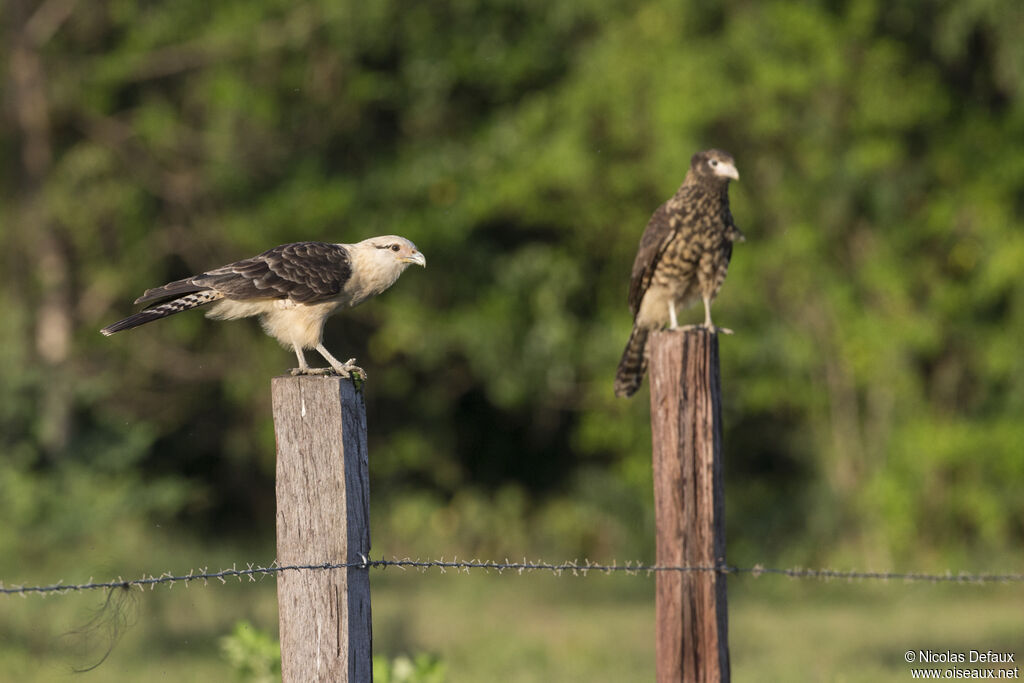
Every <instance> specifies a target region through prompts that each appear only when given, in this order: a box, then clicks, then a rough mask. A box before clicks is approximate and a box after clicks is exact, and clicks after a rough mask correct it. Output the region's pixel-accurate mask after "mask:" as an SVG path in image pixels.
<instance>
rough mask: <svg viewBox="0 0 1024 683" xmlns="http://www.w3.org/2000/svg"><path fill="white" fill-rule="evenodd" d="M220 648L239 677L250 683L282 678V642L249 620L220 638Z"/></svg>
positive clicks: (267, 681)
mask: <svg viewBox="0 0 1024 683" xmlns="http://www.w3.org/2000/svg"><path fill="white" fill-rule="evenodd" d="M220 649H221V652H222V653H223V655H224V657H225V658H226V659H227V660H228V663H230V664H231V669H232V670H233V671H234V672H235V676H236V679H237V680H239V681H246V682H247V683H272V681H279V680H281V644H280V643H278V642H277V641H276V640H274V639H273V638H271V637H270V635H268V634H267V633H264V632H263V631H260V630H259V629H257V628H255V627H254V626H253V625H252V624H251V623H249V622H248V621H239V622H236V623H235V627H234V628H233V629H232V631H231V633H230V634H229V635H226V636H223V637H221V639H220Z"/></svg>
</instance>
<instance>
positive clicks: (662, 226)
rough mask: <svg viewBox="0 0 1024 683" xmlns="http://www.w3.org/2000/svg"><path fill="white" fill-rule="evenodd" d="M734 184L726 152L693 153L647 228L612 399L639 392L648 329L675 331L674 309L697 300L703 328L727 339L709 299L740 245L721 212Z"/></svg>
mask: <svg viewBox="0 0 1024 683" xmlns="http://www.w3.org/2000/svg"><path fill="white" fill-rule="evenodd" d="M739 179H740V174H739V172H738V171H737V170H736V164H735V163H734V162H733V159H732V157H731V156H730V155H729V154H727V153H726V152H723V151H722V150H719V149H709V150H705V151H703V152H697V153H696V154H694V155H693V157H692V158H691V159H690V170H689V171H687V173H686V178H685V179H684V180H683V184H682V185H681V186H680V187H679V189H678V190H677V191H676V193H675V195H674V196H673V197H672V198H671V199H669V200H668V201H667V202H665V203H664V204H662V205H661V206H660V207H658V210H657V211H655V212H654V215H653V216H651V220H650V221H649V222H648V223H647V229H645V230H644V234H643V237H641V238H640V248H639V249H638V250H637V254H636V260H635V261H634V262H633V275H632V279H631V280H630V283H629V310H630V311H631V312H632V313H633V331H632V332H631V333H630V335H629V342H628V343H627V344H626V350H625V351H624V352H623V353H622V360H621V361H619V368H618V371H617V372H616V374H615V395H616V396H632V395H633V394H635V393H636V391H637V389H639V388H640V383H641V382H642V381H643V377H644V373H645V372H646V371H647V354H646V346H647V336H648V334H650V331H651V330H653V329H658V328H661V327H664V326H665V325H666V324H667V325H668V326H669V327H670V328H671V329H675V328H676V327H678V322H677V320H676V313H677V311H680V310H682V309H683V308H685V307H686V306H689V305H690V304H692V303H694V302H696V301H697V300H698V299H701V300H703V302H704V324H703V327H705V328H707V329H709V330H711V331H712V332H724V333H726V334H732V331H731V330H727V329H725V328H722V327H715V326H714V324H713V323H712V322H711V301H712V300H713V299H714V298H715V295H716V294H718V290H719V289H720V288H721V287H722V282H723V281H724V280H725V274H726V271H727V270H728V268H729V259H730V258H731V257H732V245H733V242H742V241H743V240H744V237H743V233H742V232H740V229H739V228H737V227H736V224H735V223H734V222H733V219H732V213H731V212H730V211H729V181H730V180H739Z"/></svg>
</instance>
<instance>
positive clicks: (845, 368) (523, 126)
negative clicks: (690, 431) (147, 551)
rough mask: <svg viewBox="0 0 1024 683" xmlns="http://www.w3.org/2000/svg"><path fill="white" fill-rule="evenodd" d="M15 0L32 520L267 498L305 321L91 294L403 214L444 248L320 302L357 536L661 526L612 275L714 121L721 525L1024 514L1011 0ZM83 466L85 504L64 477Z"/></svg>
mask: <svg viewBox="0 0 1024 683" xmlns="http://www.w3.org/2000/svg"><path fill="white" fill-rule="evenodd" d="M8 5H9V6H8V7H7V8H5V13H6V14H5V18H7V19H8V20H9V23H10V24H11V26H12V27H15V28H14V29H12V31H11V34H12V35H18V36H24V39H23V40H22V39H19V41H13V40H12V41H5V42H4V43H3V47H2V48H0V62H3V63H4V64H5V66H7V72H10V73H12V74H13V75H14V77H12V79H11V81H10V83H11V87H10V88H8V89H7V90H6V92H5V98H4V105H3V106H4V109H3V117H4V122H5V123H6V124H8V125H5V126H3V127H0V154H2V155H3V157H4V159H5V160H6V161H7V162H8V163H6V164H4V166H3V170H2V171H0V235H2V239H3V242H4V250H3V252H4V253H3V257H2V258H3V274H2V276H0V306H2V307H3V309H4V311H5V319H6V320H5V322H6V324H5V326H4V327H3V328H2V329H0V361H2V365H0V368H2V369H0V372H2V373H3V377H2V380H3V381H2V382H0V426H2V427H3V429H2V430H0V445H2V448H3V456H4V457H5V458H8V459H9V462H10V463H13V465H12V469H11V471H10V472H9V473H8V474H7V475H6V476H7V478H6V479H4V480H3V486H4V487H5V488H6V490H7V493H8V495H6V496H2V497H0V499H9V500H10V501H13V502H10V503H5V504H6V505H8V506H10V507H11V511H12V514H14V515H15V518H16V519H20V520H23V521H22V522H19V524H22V526H21V527H19V528H22V529H33V530H40V536H39V537H40V538H52V539H66V538H70V537H71V535H73V533H72V531H73V530H74V529H76V528H78V529H79V530H80V529H81V527H89V526H92V525H95V524H102V523H103V520H105V519H109V515H111V514H113V513H112V512H109V510H113V509H115V508H120V509H122V510H124V509H128V510H130V511H131V512H132V513H133V514H139V515H141V516H143V517H149V518H153V517H159V518H161V519H166V518H170V517H172V516H174V517H175V518H176V519H177V520H178V521H179V522H182V523H185V524H187V525H189V526H191V527H198V528H200V529H209V528H216V529H217V530H218V531H217V533H218V534H224V533H227V532H229V531H232V530H234V531H236V532H237V533H252V532H253V530H254V529H263V530H266V529H269V528H270V524H271V523H272V513H271V511H270V508H269V507H268V506H267V500H269V499H271V497H272V496H271V477H272V471H273V452H272V435H271V425H270V421H269V405H268V403H269V402H268V400H267V386H266V385H267V378H268V377H269V376H271V375H273V374H275V373H279V372H281V371H283V370H284V369H285V368H286V367H287V365H288V364H289V363H290V362H291V359H290V357H289V355H288V353H287V352H284V351H282V350H280V349H278V348H276V346H275V345H274V344H273V343H272V342H270V341H269V340H267V339H266V338H265V337H264V336H263V335H262V333H261V332H260V331H259V329H258V327H257V326H256V325H255V324H251V323H248V322H243V323H228V324H214V323H210V322H208V321H206V320H204V319H203V318H201V317H200V316H199V315H197V314H185V315H181V316H175V317H174V318H171V319H169V320H167V321H164V322H161V323H159V324H158V325H154V326H151V327H145V328H141V329H139V330H135V331H132V332H129V333H127V334H124V335H118V336H116V337H113V338H110V339H104V338H101V337H100V336H99V335H98V334H97V333H96V330H97V329H98V328H99V327H101V326H102V325H104V324H106V323H108V322H110V321H111V320H113V319H115V318H117V317H118V316H121V315H123V314H127V313H128V312H129V310H131V307H130V305H129V302H130V301H131V300H132V299H133V298H134V297H135V296H137V295H138V294H139V293H140V292H141V291H142V290H144V289H145V288H146V287H149V286H153V285H156V284H160V283H162V282H164V281H166V280H169V279H172V278H176V277H181V276H184V275H187V274H190V273H193V272H197V271H200V270H203V269H206V268H209V267H211V266H216V265H219V264H221V263H224V262H227V261H230V260H233V259H236V258H240V257H244V256H248V255H251V254H253V253H257V252H259V251H261V250H263V249H266V248H267V247H269V246H272V245H274V244H278V243H281V242H285V241H291V240H300V239H328V240H337V241H354V240H358V239H361V238H364V237H366V236H368V235H371V234H380V233H391V232H396V233H401V234H403V235H405V236H407V237H409V238H411V239H413V240H414V241H416V242H417V244H418V245H419V246H420V247H421V249H422V250H423V251H424V253H425V254H426V255H427V256H428V259H429V261H430V268H429V269H428V270H427V271H425V272H419V271H417V272H415V273H408V274H407V275H406V276H404V277H403V279H402V280H401V281H400V282H399V283H398V284H397V285H396V286H395V287H394V289H393V290H392V291H389V292H388V293H387V294H385V295H384V296H383V297H381V298H380V299H379V300H376V301H374V302H372V303H370V304H367V305H365V306H363V307H361V308H359V309H356V310H354V311H351V312H347V313H346V314H345V315H344V316H343V318H344V320H342V321H337V322H334V323H331V324H330V325H329V330H328V339H327V344H328V346H329V347H331V348H332V349H335V350H336V354H338V353H341V354H344V353H348V355H353V356H358V357H359V359H360V361H361V365H362V366H363V367H365V368H366V369H367V371H368V374H369V382H368V383H367V384H366V386H365V395H366V398H367V403H368V409H369V425H370V432H371V437H370V438H371V449H372V457H371V469H372V471H371V476H372V477H373V484H372V485H373V489H374V508H375V524H376V525H377V528H378V530H377V531H375V543H376V544H378V545H380V544H385V545H387V547H388V549H389V551H393V552H396V553H399V554H405V552H404V551H407V552H412V551H413V549H417V550H418V549H419V548H420V547H422V546H427V545H428V541H429V546H430V547H429V549H428V550H429V552H430V553H431V554H435V553H438V552H444V551H446V550H447V549H449V548H450V549H452V552H454V551H455V550H456V549H457V550H458V551H459V552H465V553H467V554H477V553H480V554H483V553H485V552H497V553H501V552H503V551H507V552H519V553H522V552H528V553H534V552H538V548H539V551H540V552H545V553H548V552H551V553H553V554H554V555H559V556H560V555H561V554H562V553H563V552H564V553H568V554H571V555H576V554H580V555H601V556H604V555H606V554H613V555H614V554H630V555H632V554H642V553H648V552H649V550H650V546H649V540H648V541H644V540H638V539H649V537H650V535H651V529H650V514H649V498H650V480H649V477H650V475H649V464H648V463H649V457H650V455H649V446H650V444H649V436H648V432H647V419H648V414H647V408H646V402H645V399H644V398H643V396H641V397H638V398H637V399H635V400H633V401H630V402H624V401H617V400H615V399H614V398H613V397H612V395H611V384H612V375H613V372H614V367H615V363H616V361H617V360H618V355H619V353H620V352H621V347H622V345H623V344H624V342H625V338H626V335H627V332H628V329H629V324H630V321H629V316H628V312H627V310H626V306H625V303H624V299H625V290H626V284H627V280H628V273H629V267H630V263H631V259H632V255H633V253H634V250H635V248H636V244H637V240H638V237H639V235H640V232H641V230H642V229H643V226H644V224H645V222H646V220H647V218H648V217H649V216H650V214H651V212H652V211H653V210H654V209H655V208H656V207H657V205H658V204H659V203H660V202H661V201H663V200H664V199H665V198H666V197H668V196H669V195H670V194H671V193H672V192H673V190H674V189H675V187H676V186H677V185H678V183H679V182H680V181H681V180H682V177H683V175H684V173H685V170H686V166H687V163H688V159H689V157H690V155H691V154H692V153H693V152H694V151H695V150H697V149H699V148H702V147H707V146H712V145H714V146H719V147H723V148H725V149H728V150H729V151H731V152H732V153H733V155H734V156H735V157H736V159H737V162H738V165H739V170H740V172H741V176H742V180H741V182H739V183H737V184H735V185H734V187H733V190H732V196H733V209H734V213H735V215H736V218H737V220H738V222H739V224H740V225H741V226H742V227H743V229H744V231H745V232H746V234H747V236H748V241H747V242H746V243H745V244H743V245H740V247H739V248H737V250H736V253H735V255H734V262H733V266H732V270H731V273H730V275H729V279H728V281H727V282H726V284H725V287H724V289H723V291H722V294H721V296H720V299H719V301H718V302H717V303H716V320H719V321H721V323H722V324H725V325H728V326H729V327H732V328H734V329H736V330H737V332H738V333H737V335H736V336H735V337H732V338H728V339H723V340H722V362H723V367H722V371H723V382H724V387H725V392H726V405H725V417H726V432H725V438H726V458H727V463H728V464H727V467H728V480H729V485H728V488H729V491H730V494H729V495H730V501H731V502H730V505H729V510H730V516H731V519H730V531H729V536H730V544H731V545H730V548H731V550H730V553H735V555H736V557H735V558H734V559H735V560H736V561H738V562H739V561H741V560H742V559H743V557H750V558H751V559H752V560H754V561H762V560H766V559H769V558H770V557H771V556H786V557H792V558H794V559H795V560H798V561H814V560H817V559H820V556H822V555H829V554H832V553H838V554H852V555H854V556H857V557H863V556H868V557H871V558H872V559H875V560H878V561H879V562H882V561H891V560H901V561H902V560H904V559H906V560H907V561H909V560H910V558H912V557H915V556H924V555H928V554H931V553H935V552H938V553H958V552H962V551H964V550H965V549H967V548H969V549H972V550H976V551H978V552H983V553H998V552H1000V551H1004V550H1006V549H1009V548H1013V547H1019V546H1020V543H1021V541H1022V540H1024V527H1022V526H1021V523H1020V521H1019V520H1021V519H1024V498H1022V497H1021V496H1020V495H1019V494H1018V493H1017V492H1018V491H1019V489H1020V485H1021V483H1022V482H1024V472H1022V471H1021V468H1020V464H1019V463H1020V457H1019V450H1020V449H1019V444H1020V443H1021V436H1022V435H1021V432H1020V428H1019V427H1018V426H1017V425H1018V423H1019V416H1020V415H1021V413H1022V412H1024V388H1022V387H1024V360H1022V355H1021V354H1020V352H1019V349H1018V347H1019V345H1020V339H1022V338H1024V291H1022V290H1024V285H1022V283H1021V279H1020V277H1019V273H1020V269H1021V264H1024V231H1022V229H1021V228H1022V227H1024V205H1022V203H1021V201H1020V188H1021V187H1022V186H1024V161H1022V160H1024V154H1022V153H1021V152H1022V150H1024V106H1022V103H1024V71H1022V67H1021V64H1024V59H1022V55H1024V48H1022V46H1021V41H1020V40H1019V39H1018V36H1017V32H1016V31H1015V30H1014V27H1017V26H1019V25H1020V24H1021V20H1022V16H1021V8H1020V6H1019V3H1017V2H1011V1H1010V0H996V1H994V2H992V1H989V0H985V1H984V2H983V1H981V0H969V1H967V2H957V3H952V2H942V1H938V0H936V1H934V2H932V1H929V2H921V3H886V2H881V1H880V0H859V1H858V2H853V3H839V4H837V3H821V2H819V3H789V2H762V3H741V2H725V3H719V4H715V5H711V4H707V3H696V2H670V1H669V0H652V1H650V2H644V3H641V4H639V5H637V4H635V3H624V2H620V1H618V0H586V1H585V2H582V3H570V4H564V3H562V4H558V3H545V2H538V1H536V0H529V1H528V2H509V1H507V0H499V1H497V2H491V3H466V2H461V1H460V0H446V1H444V2H441V3H432V4H431V5H430V6H429V8H428V7H427V6H423V7H415V6H413V5H410V4H409V3H403V2H397V1H394V0H382V1H381V2H373V3H355V2H341V3H339V2H327V1H326V0H316V1H311V2H303V3H292V2H281V1H280V0H259V1H251V0H250V1H246V2H237V1H236V2H220V3H214V4H213V5H210V4H209V3H198V2H194V1H192V0H187V1H182V2H175V3H134V2H112V3H107V4H106V5H104V6H103V8H102V10H97V11H86V10H85V6H75V7H74V8H72V9H71V10H70V14H68V15H67V17H66V18H62V17H52V18H48V15H47V16H43V17H41V18H37V19H36V20H35V21H34V22H31V23H30V18H31V17H32V11H31V10H32V7H34V5H33V4H32V3H30V2H28V1H27V0H17V1H15V2H12V3H8ZM51 20H53V21H56V22H58V23H56V24H55V25H53V26H52V27H50V26H49V24H48V23H47V22H49V21H51ZM21 26H28V28H27V29H25V30H24V31H22V30H20V29H19V28H17V27H21ZM51 29H52V30H51ZM16 49H17V50H22V52H18V53H17V54H15V50H16ZM26 55H27V56H26ZM33 65H34V66H33ZM12 70H13V71H12ZM15 72H16V73H15ZM693 315H694V317H695V318H699V312H694V313H693ZM345 357H348V356H345ZM51 480H52V482H54V483H55V484H56V485H57V486H56V487H55V488H54V489H53V490H55V491H59V492H61V493H60V494H54V495H50V494H49V493H48V492H47V486H46V484H47V483H48V482H50V481H51ZM72 482H74V484H72ZM73 487H79V488H78V489H77V491H78V492H77V493H74V494H73V495H75V496H79V497H80V498H82V499H87V498H89V497H90V496H91V495H92V493H90V492H95V496H96V500H97V501H98V502H99V504H98V505H97V511H96V512H95V517H94V518H93V517H90V515H91V514H93V513H91V512H90V513H89V514H87V515H83V516H80V517H78V518H77V519H75V518H73V515H71V514H70V513H67V512H66V511H62V510H61V509H59V508H60V505H59V503H60V500H61V499H60V498H59V495H63V494H65V493H67V491H69V490H71V489H72V488H73ZM151 487H152V488H151ZM69 495H71V494H69ZM86 507H88V506H86ZM24 520H36V521H35V522H32V523H31V524H30V523H29V522H28V521H24ZM33 524H34V525H35V526H32V525H33ZM76 524H78V525H80V526H79V527H76V526H75V525H76ZM50 525H52V529H51V528H49V527H50ZM69 529H70V530H72V531H69ZM382 530H383V531H384V535H383V536H382V534H381V531H382ZM263 533H265V534H266V533H267V532H266V531H264V532H263ZM513 541H515V543H513ZM5 547H9V541H8V546H5ZM549 548H550V551H549ZM559 549H561V550H562V552H559ZM428 550H424V551H423V552H428Z"/></svg>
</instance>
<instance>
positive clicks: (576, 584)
mask: <svg viewBox="0 0 1024 683" xmlns="http://www.w3.org/2000/svg"><path fill="white" fill-rule="evenodd" d="M154 569H155V568H154ZM186 571H187V570H186ZM66 578H67V579H68V580H78V579H85V578H88V577H70V576H69V577H66ZM97 578H99V577H97ZM372 581H373V615H374V649H375V653H376V654H382V655H386V656H390V657H393V656H397V655H400V654H414V653H418V652H427V653H432V654H436V655H439V656H440V657H441V658H442V660H443V661H444V662H445V666H446V669H447V671H448V673H449V678H450V680H451V681H452V682H455V683H457V682H459V681H490V680H494V681H497V680H500V681H509V682H511V683H517V682H522V683H525V682H527V681H650V680H653V658H654V653H653V634H654V631H653V617H654V610H653V603H652V600H653V590H654V580H653V579H652V578H649V577H646V576H623V575H618V576H604V575H600V574H592V575H590V576H588V577H587V578H580V577H573V576H570V575H565V576H562V577H555V576H550V575H542V574H532V575H522V576H520V575H518V574H515V573H505V574H502V575H498V574H496V573H491V574H482V573H473V574H469V575H467V574H464V573H455V572H449V573H447V574H441V573H439V572H438V571H436V570H431V571H429V572H426V573H420V572H417V571H405V572H402V571H401V570H392V569H389V570H387V571H384V572H375V573H374V575H373V578H372ZM102 597H103V596H102V595H101V594H98V593H91V594H69V595H63V596H52V597H49V598H45V599H44V598H40V597H29V598H25V599H22V598H12V597H5V598H0V680H3V681H8V680H11V681H15V680H16V681H19V683H33V682H36V681H40V682H42V681H47V682H49V681H60V680H69V681H70V680H77V681H88V680H95V681H137V680H143V679H156V680H168V681H230V680H234V674H233V672H232V671H231V669H230V667H229V665H228V663H227V661H226V659H225V658H224V657H223V655H222V654H221V652H220V649H219V645H218V641H219V638H220V637H221V636H223V635H226V634H228V633H229V632H230V631H231V630H232V626H233V624H234V623H235V622H236V621H237V620H240V619H246V620H249V621H251V622H252V623H253V624H254V625H255V626H256V627H257V628H260V629H265V630H267V631H270V632H273V631H274V629H275V628H276V599H275V583H274V581H273V579H265V580H262V581H258V582H256V583H249V582H244V583H239V582H238V581H237V580H236V581H230V582H228V583H227V584H221V583H220V582H214V583H211V584H210V585H209V586H206V587H204V586H202V585H193V586H192V587H191V588H185V586H183V585H180V584H179V585H175V586H174V587H173V588H170V589H168V588H166V587H159V588H157V589H155V590H152V591H149V590H147V591H145V592H141V591H138V592H136V593H134V606H133V607H131V608H130V609H129V614H130V615H131V620H132V622H133V623H132V625H130V627H129V628H127V629H126V630H125V633H124V637H123V639H122V640H121V641H120V642H119V643H118V645H117V647H116V648H115V649H114V651H113V652H112V653H111V655H110V657H109V658H108V659H107V661H106V662H104V663H103V664H102V665H101V666H100V667H99V668H98V669H97V670H96V671H93V672H90V673H85V674H81V675H75V674H72V673H71V667H72V666H76V665H77V666H83V665H87V664H90V663H92V662H93V661H94V660H95V659H96V658H98V656H99V655H101V654H102V651H103V648H102V647H101V646H100V644H99V643H100V641H102V640H103V636H102V635H100V638H99V639H98V641H96V642H94V643H93V645H92V647H91V649H88V651H87V652H85V653H82V652H79V653H77V654H76V653H75V648H76V646H80V645H81V639H80V638H75V637H62V634H64V633H67V632H68V631H71V630H73V629H75V628H76V627H77V626H80V625H82V624H83V623H85V622H86V621H88V619H89V618H90V615H91V614H92V613H93V612H94V610H95V608H96V607H97V606H98V605H99V604H100V603H101V602H102ZM729 620H730V647H731V658H732V666H733V679H734V680H736V681H907V680H910V665H908V664H907V663H906V662H905V661H904V652H906V651H907V650H922V649H932V650H946V649H951V650H953V651H966V650H969V649H971V648H974V649H979V650H988V649H992V650H997V651H998V650H1006V651H1013V652H1016V653H1017V659H1018V660H1021V659H1024V586H1020V585H1010V586H977V585H931V584H906V583H901V582H890V583H885V584H880V583H876V582H871V583H869V582H860V583H853V584H848V583H845V582H843V583H840V582H834V583H822V582H818V581H793V580H789V579H783V578H779V577H769V576H764V577H761V578H757V579H755V578H753V577H749V576H743V577H735V578H733V579H731V580H730V610H729Z"/></svg>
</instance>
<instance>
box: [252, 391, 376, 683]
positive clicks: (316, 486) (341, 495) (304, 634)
mask: <svg viewBox="0 0 1024 683" xmlns="http://www.w3.org/2000/svg"><path fill="white" fill-rule="evenodd" d="M271 394H272V397H273V409H274V433H275V435H276V437H277V562H278V564H280V565H282V566H285V565H314V564H324V563H331V564H336V563H344V562H358V561H360V560H361V559H362V558H363V557H369V553H370V519H369V513H370V485H369V474H368V461H367V450H366V408H365V406H364V405H363V398H362V396H361V395H360V394H359V393H358V392H356V391H355V389H354V388H353V386H352V382H351V381H349V380H347V379H342V378H340V377H310V376H304V377H275V378H274V379H273V381H272V383H271ZM277 604H278V615H279V620H280V632H281V669H282V678H283V681H284V683H305V682H306V681H332V682H333V681H349V682H351V683H364V682H365V681H371V680H372V679H373V665H372V646H371V643H372V638H371V631H370V628H371V624H370V577H369V572H368V570H366V569H361V568H358V567H351V568H345V569H330V570H315V571H313V570H291V571H283V572H281V573H279V574H278V575H277Z"/></svg>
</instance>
